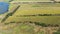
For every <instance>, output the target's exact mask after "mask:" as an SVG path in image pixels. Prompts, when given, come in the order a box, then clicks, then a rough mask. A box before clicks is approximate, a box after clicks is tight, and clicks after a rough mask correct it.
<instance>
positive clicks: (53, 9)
mask: <svg viewBox="0 0 60 34" xmlns="http://www.w3.org/2000/svg"><path fill="white" fill-rule="evenodd" d="M14 1H36V0H14ZM37 1H40V0H37ZM42 1H50V0H42ZM6 2H8V1H7V0H6ZM18 5H19V8H17V9H16V10H14V9H15V7H17V6H18ZM14 11H15V12H14ZM11 12H12V13H11ZM47 14H49V15H50V16H49V15H47ZM51 14H52V15H53V16H51ZM56 14H58V16H57V15H56ZM2 15H3V16H4V17H6V15H7V17H6V18H5V20H3V22H1V23H0V34H53V33H54V32H58V33H59V32H60V29H59V28H60V27H59V26H60V3H20V4H19V3H10V5H9V9H8V12H7V13H5V14H2ZM2 15H0V16H2ZM42 15H43V16H42ZM4 17H2V18H3V19H4ZM0 21H2V19H0ZM45 24H46V25H47V24H48V25H47V26H46V25H45ZM57 26H58V27H57ZM58 30H59V31H58Z"/></svg>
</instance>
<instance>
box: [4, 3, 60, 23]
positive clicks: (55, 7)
mask: <svg viewBox="0 0 60 34" xmlns="http://www.w3.org/2000/svg"><path fill="white" fill-rule="evenodd" d="M14 6H15V5H14ZM26 6H27V7H28V8H27V7H26ZM11 8H12V7H11ZM59 8H60V6H59V4H50V5H49V4H47V3H46V4H45V5H44V4H43V3H41V4H40V5H39V4H37V5H36V4H20V8H19V9H18V10H17V11H16V12H15V13H14V14H13V16H10V17H9V18H7V19H6V21H5V22H11V21H15V22H19V21H22V22H23V21H33V22H35V21H36V22H42V23H46V24H60V16H31V15H36V14H60V9H59ZM9 10H11V9H9ZM23 15H30V16H26V17H24V16H23Z"/></svg>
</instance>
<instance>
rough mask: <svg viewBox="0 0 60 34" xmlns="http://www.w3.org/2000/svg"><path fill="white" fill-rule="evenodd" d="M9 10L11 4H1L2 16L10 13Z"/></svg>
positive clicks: (0, 11)
mask: <svg viewBox="0 0 60 34" xmlns="http://www.w3.org/2000/svg"><path fill="white" fill-rule="evenodd" d="M8 8H9V3H6V2H0V14H4V13H6V12H8Z"/></svg>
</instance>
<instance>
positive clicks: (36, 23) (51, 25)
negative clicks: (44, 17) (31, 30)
mask: <svg viewBox="0 0 60 34" xmlns="http://www.w3.org/2000/svg"><path fill="white" fill-rule="evenodd" d="M29 23H34V24H35V25H39V26H42V27H59V25H58V24H46V23H41V22H31V21H29Z"/></svg>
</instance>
